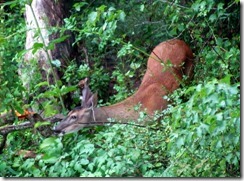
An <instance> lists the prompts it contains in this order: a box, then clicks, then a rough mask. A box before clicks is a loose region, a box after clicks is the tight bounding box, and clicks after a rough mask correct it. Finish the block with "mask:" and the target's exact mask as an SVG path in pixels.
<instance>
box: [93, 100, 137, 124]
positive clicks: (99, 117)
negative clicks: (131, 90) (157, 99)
mask: <svg viewBox="0 0 244 181" xmlns="http://www.w3.org/2000/svg"><path fill="white" fill-rule="evenodd" d="M135 105H136V101H135V98H133V97H132V96H131V97H129V98H127V99H126V100H125V101H122V102H120V103H117V104H114V105H111V106H104V107H98V108H95V109H94V116H95V119H96V121H97V122H98V123H107V122H109V121H108V118H112V119H115V120H116V121H120V122H128V121H132V120H136V119H137V118H138V111H135V110H134V106H135Z"/></svg>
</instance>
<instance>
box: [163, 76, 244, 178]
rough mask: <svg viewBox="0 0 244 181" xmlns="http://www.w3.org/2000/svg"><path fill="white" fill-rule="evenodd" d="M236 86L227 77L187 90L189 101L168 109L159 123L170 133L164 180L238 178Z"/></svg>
mask: <svg viewBox="0 0 244 181" xmlns="http://www.w3.org/2000/svg"><path fill="white" fill-rule="evenodd" d="M239 86H240V85H239V84H235V85H230V76H227V77H226V78H224V79H222V80H216V79H214V80H212V81H210V82H205V83H203V84H198V85H197V86H194V87H190V88H188V89H187V90H186V92H185V94H189V95H191V96H190V99H189V101H187V102H185V103H182V104H180V105H177V106H175V107H172V109H170V113H171V114H172V115H171V116H166V117H164V120H163V121H162V124H165V123H167V125H168V126H169V127H170V128H171V129H172V133H171V134H170V136H169V141H168V149H167V151H168V153H169V154H170V158H169V159H170V162H171V164H170V166H169V167H168V168H167V170H166V171H165V172H164V174H165V176H168V174H169V173H170V176H181V177H233V176H240V90H239V88H240V87H239ZM189 110H191V111H189ZM171 174H172V175H171Z"/></svg>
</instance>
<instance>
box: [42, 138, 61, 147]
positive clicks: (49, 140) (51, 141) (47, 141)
mask: <svg viewBox="0 0 244 181" xmlns="http://www.w3.org/2000/svg"><path fill="white" fill-rule="evenodd" d="M56 142H57V138H55V137H50V138H46V139H45V140H43V142H42V143H41V145H40V149H45V148H47V147H50V146H51V145H54V144H56Z"/></svg>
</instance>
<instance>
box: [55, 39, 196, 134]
mask: <svg viewBox="0 0 244 181" xmlns="http://www.w3.org/2000/svg"><path fill="white" fill-rule="evenodd" d="M168 61H170V62H171V63H172V66H167V62H168ZM192 72H193V54H192V51H191V49H190V48H189V47H188V46H187V45H186V44H185V42H183V41H181V40H176V39H175V40H169V41H166V42H163V43H160V44H159V45H158V46H156V47H155V48H154V50H153V51H152V53H151V55H150V57H149V59H148V64H147V70H146V73H145V75H144V77H143V79H142V83H141V85H140V86H139V88H138V90H137V91H136V92H135V94H133V95H132V96H130V97H129V98H127V99H126V100H124V101H122V102H120V103H117V104H114V105H111V106H105V107H99V108H96V107H95V106H94V105H96V102H97V100H96V96H94V94H92V93H91V92H90V90H89V89H88V86H87V87H85V88H84V89H83V91H82V92H84V95H83V99H84V100H85V101H84V104H83V105H85V106H83V108H81V109H78V110H73V111H71V112H70V114H69V115H68V116H67V117H66V118H65V119H64V120H63V121H62V122H61V123H60V124H59V125H58V126H57V127H56V128H55V132H57V133H63V134H66V133H69V132H73V131H77V130H79V129H81V128H83V127H85V126H88V125H99V124H103V123H105V122H107V119H108V118H115V119H117V120H120V121H123V122H127V121H130V120H136V119H137V118H138V115H139V113H138V111H135V110H134V107H135V106H136V105H138V104H141V109H140V111H144V110H146V112H147V113H148V115H149V116H150V115H152V114H153V113H154V111H156V110H163V109H166V108H167V105H168V102H167V101H166V100H165V99H164V98H163V96H165V95H167V94H169V93H172V92H173V91H174V90H175V89H177V88H178V87H179V86H180V84H181V81H182V78H183V75H187V76H189V77H191V76H192ZM87 105H89V106H91V107H89V106H87Z"/></svg>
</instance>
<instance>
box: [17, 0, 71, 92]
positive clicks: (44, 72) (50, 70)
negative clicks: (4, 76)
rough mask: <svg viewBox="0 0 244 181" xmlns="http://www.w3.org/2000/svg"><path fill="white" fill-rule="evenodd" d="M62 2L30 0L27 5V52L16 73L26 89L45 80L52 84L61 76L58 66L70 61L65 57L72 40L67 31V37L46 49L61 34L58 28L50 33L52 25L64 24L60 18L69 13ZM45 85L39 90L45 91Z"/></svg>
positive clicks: (56, 26) (54, 26)
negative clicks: (18, 73)
mask: <svg viewBox="0 0 244 181" xmlns="http://www.w3.org/2000/svg"><path fill="white" fill-rule="evenodd" d="M65 3H66V1H65V0H59V1H50V0H33V1H32V3H31V6H29V5H26V14H25V15H26V27H27V34H26V45H25V47H26V50H27V53H26V54H25V58H24V60H25V61H24V64H23V65H22V67H20V70H19V72H20V76H21V79H22V81H23V84H24V86H25V87H26V88H27V89H28V90H30V89H33V86H35V85H36V84H37V83H40V82H44V81H47V82H48V84H49V85H54V84H55V82H56V80H59V79H60V78H61V76H62V73H61V71H60V70H61V67H63V66H66V65H67V64H68V63H69V62H68V61H67V60H69V59H70V56H71V53H72V43H73V38H72V35H71V33H70V32H67V31H66V32H65V33H64V35H69V37H68V38H67V39H66V40H64V41H62V42H58V43H56V44H55V45H54V47H53V48H48V45H50V42H52V40H55V39H58V38H60V37H61V36H64V35H61V34H60V33H59V31H55V33H53V32H52V33H50V32H51V30H53V28H55V30H58V28H60V27H61V26H62V25H63V20H64V18H66V16H67V15H68V11H67V10H68V8H67V5H68V4H67V3H66V4H65ZM51 62H57V63H59V62H60V66H56V67H55V66H54V65H53V66H51V65H50V63H51ZM56 65H57V64H56ZM58 68H59V70H58ZM37 72H39V73H40V74H39V77H37V76H36V75H37ZM34 76H35V77H34ZM46 88H47V87H45V86H44V87H42V89H41V90H40V92H43V91H45V90H46Z"/></svg>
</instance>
